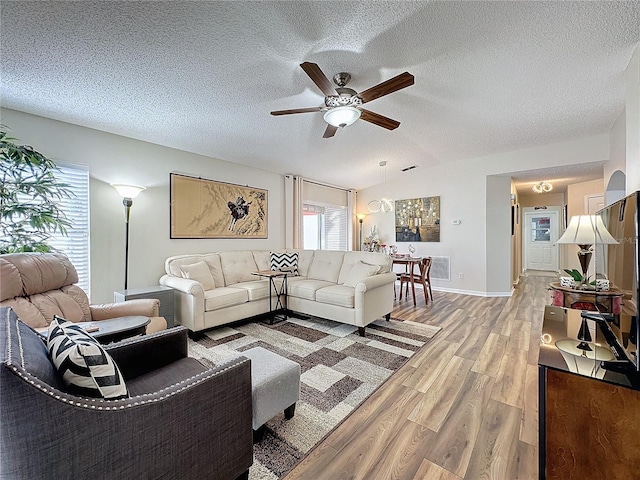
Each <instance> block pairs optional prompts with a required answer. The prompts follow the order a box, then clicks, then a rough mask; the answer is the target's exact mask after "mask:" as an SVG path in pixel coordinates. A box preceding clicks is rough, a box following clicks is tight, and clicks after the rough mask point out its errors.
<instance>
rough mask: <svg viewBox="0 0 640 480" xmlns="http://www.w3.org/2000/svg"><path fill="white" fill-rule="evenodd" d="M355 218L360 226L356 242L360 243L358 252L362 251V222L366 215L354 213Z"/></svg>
mask: <svg viewBox="0 0 640 480" xmlns="http://www.w3.org/2000/svg"><path fill="white" fill-rule="evenodd" d="M356 217H358V223H359V224H360V235H359V237H358V240H359V241H360V250H362V221H363V220H364V217H366V215H365V214H364V213H356Z"/></svg>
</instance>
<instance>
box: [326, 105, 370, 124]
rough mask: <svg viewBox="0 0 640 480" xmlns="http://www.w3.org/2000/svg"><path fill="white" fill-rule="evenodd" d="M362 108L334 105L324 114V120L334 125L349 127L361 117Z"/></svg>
mask: <svg viewBox="0 0 640 480" xmlns="http://www.w3.org/2000/svg"><path fill="white" fill-rule="evenodd" d="M360 114H361V112H360V110H358V109H357V108H355V107H349V106H345V107H334V108H332V109H331V110H327V111H326V112H325V114H324V121H325V122H327V123H328V124H329V125H333V126H334V127H348V126H349V125H351V124H353V123H354V122H355V121H356V120H358V119H359V118H360Z"/></svg>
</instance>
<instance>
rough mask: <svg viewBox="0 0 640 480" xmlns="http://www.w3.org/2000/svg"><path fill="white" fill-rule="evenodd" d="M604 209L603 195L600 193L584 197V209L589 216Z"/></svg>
mask: <svg viewBox="0 0 640 480" xmlns="http://www.w3.org/2000/svg"><path fill="white" fill-rule="evenodd" d="M602 208H604V195H602V194H601V193H598V194H593V195H585V196H584V209H585V211H586V212H587V213H588V214H589V215H594V214H595V213H596V212H597V211H598V210H600V209H602Z"/></svg>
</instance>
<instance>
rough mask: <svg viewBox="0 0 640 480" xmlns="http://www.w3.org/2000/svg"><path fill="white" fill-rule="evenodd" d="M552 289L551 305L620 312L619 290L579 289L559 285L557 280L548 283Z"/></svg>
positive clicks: (620, 295) (620, 297) (620, 294)
mask: <svg viewBox="0 0 640 480" xmlns="http://www.w3.org/2000/svg"><path fill="white" fill-rule="evenodd" d="M549 288H550V289H551V290H552V291H553V294H552V295H553V299H552V300H553V305H554V306H556V307H566V308H575V309H578V310H591V311H600V312H608V313H613V314H616V313H620V311H621V301H622V296H623V293H622V292H621V291H620V290H616V289H611V290H604V291H603V290H598V291H596V290H580V289H576V288H568V287H562V286H560V283H559V282H553V283H551V284H549Z"/></svg>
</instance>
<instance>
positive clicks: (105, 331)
mask: <svg viewBox="0 0 640 480" xmlns="http://www.w3.org/2000/svg"><path fill="white" fill-rule="evenodd" d="M150 321H151V320H150V319H149V317H143V316H133V317H117V318H110V319H109V320H97V321H95V322H78V323H76V324H75V325H78V326H80V327H82V329H83V330H85V331H86V332H87V333H88V334H89V335H91V336H92V337H94V338H95V339H96V340H98V341H99V342H100V343H103V344H104V343H112V342H119V341H120V340H124V339H125V338H129V337H135V336H136V335H144V334H145V331H146V326H147V325H148V324H149V322H150ZM96 327H97V330H96ZM37 330H38V333H39V334H40V335H42V336H43V337H46V336H47V332H48V331H49V329H48V328H39V329H37Z"/></svg>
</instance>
